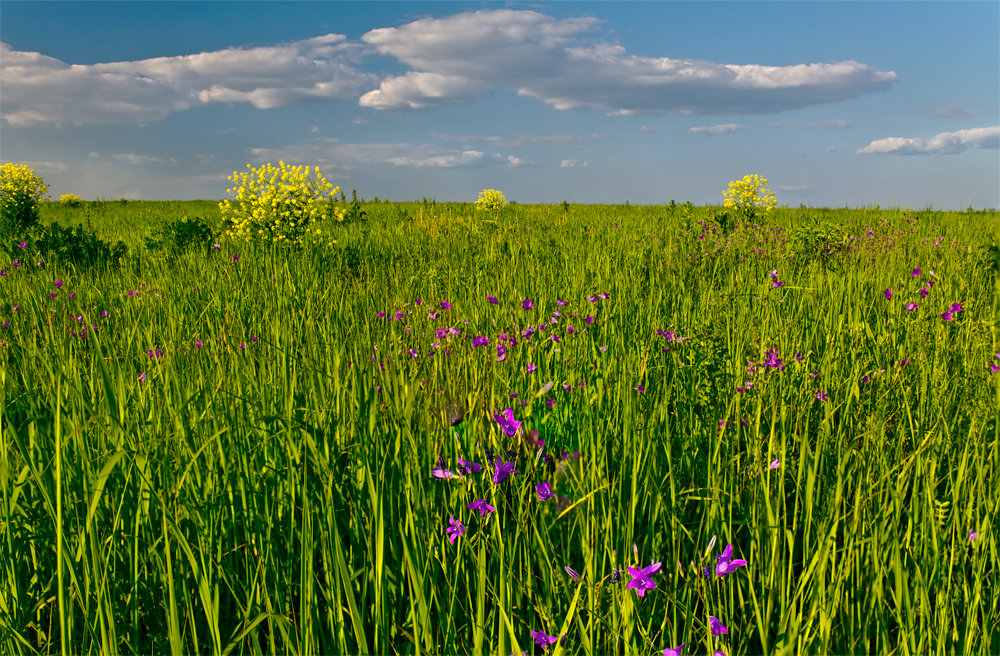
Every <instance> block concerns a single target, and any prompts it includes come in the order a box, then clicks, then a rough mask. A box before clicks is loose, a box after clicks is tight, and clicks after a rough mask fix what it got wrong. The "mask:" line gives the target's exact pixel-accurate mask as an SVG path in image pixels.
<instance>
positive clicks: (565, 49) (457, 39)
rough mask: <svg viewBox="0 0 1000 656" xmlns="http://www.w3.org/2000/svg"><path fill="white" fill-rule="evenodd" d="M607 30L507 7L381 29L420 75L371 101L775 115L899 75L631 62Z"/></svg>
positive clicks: (382, 45) (851, 65) (854, 66)
mask: <svg viewBox="0 0 1000 656" xmlns="http://www.w3.org/2000/svg"><path fill="white" fill-rule="evenodd" d="M598 24H599V21H598V20H597V19H594V18H586V17H584V18H568V19H557V18H553V17H551V16H547V15H545V14H541V13H538V12H534V11H516V10H509V9H497V10H481V11H476V12H469V13H462V14H456V15H453V16H449V17H445V18H424V19H420V20H417V21H413V22H411V23H408V24H405V25H402V26H400V27H388V28H380V29H376V30H372V31H370V32H368V33H366V34H365V35H364V36H362V40H363V41H364V42H365V43H367V44H369V45H371V46H373V47H374V48H375V49H377V50H378V51H379V52H380V53H382V54H385V55H390V56H393V57H395V58H396V59H398V60H399V61H401V62H403V63H404V64H406V65H408V66H410V67H411V68H412V69H414V70H413V71H412V72H410V73H406V74H404V75H399V76H392V77H389V78H386V79H385V80H384V81H383V82H382V84H381V85H380V87H379V88H378V89H376V90H375V91H372V92H370V93H369V94H365V96H363V99H362V104H365V105H366V106H369V107H375V108H378V109H389V108H405V107H424V106H436V105H441V104H445V103H449V102H468V101H469V100H474V99H478V98H482V97H483V96H484V94H486V93H487V92H488V91H487V90H488V89H489V88H492V87H504V88H508V89H511V90H514V91H515V92H516V93H518V94H519V95H522V96H529V97H533V98H537V99H539V100H541V101H543V102H545V103H547V104H549V105H551V106H552V107H555V108H556V109H560V110H566V109H578V108H586V109H596V110H600V111H605V112H607V113H609V114H618V115H630V114H636V113H668V114H683V115H692V114H732V113H766V112H777V111H782V110H787V109H795V108H801V107H808V106H811V105H817V104H823V103H831V102H839V101H842V100H847V99H849V98H854V97H857V96H859V95H863V94H865V93H871V92H873V91H880V90H884V89H886V88H888V87H889V86H890V85H891V84H892V83H893V82H894V81H895V80H896V74H895V73H894V72H891V71H890V72H883V71H879V70H877V69H875V68H872V67H871V66H867V65H865V64H861V63H858V62H855V61H841V62H833V63H812V64H797V65H793V66H764V65H760V64H745V65H737V64H719V63H714V62H707V61H700V60H693V59H671V58H665V57H661V58H656V57H645V56H639V55H630V54H627V53H626V51H625V49H624V48H623V47H622V46H620V45H615V44H609V43H603V42H596V43H595V42H591V41H586V40H585V38H586V37H588V36H589V35H590V34H592V33H594V32H595V31H596V29H597V27H598ZM427 76H437V77H432V78H428V77H427ZM423 87H426V88H427V91H426V94H424V92H423Z"/></svg>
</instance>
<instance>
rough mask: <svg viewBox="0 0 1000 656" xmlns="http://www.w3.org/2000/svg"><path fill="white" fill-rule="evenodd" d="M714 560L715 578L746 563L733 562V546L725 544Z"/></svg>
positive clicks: (743, 561)
mask: <svg viewBox="0 0 1000 656" xmlns="http://www.w3.org/2000/svg"><path fill="white" fill-rule="evenodd" d="M775 462H777V461H775ZM771 464H774V463H771ZM772 469H773V467H772ZM715 558H716V560H718V561H719V562H717V563H716V564H715V575H716V576H725V575H726V574H732V572H733V571H734V570H735V569H736V568H738V567H743V566H744V565H746V564H747V561H745V560H733V545H731V544H727V545H726V548H725V550H724V551H723V552H722V553H721V554H719V555H718V556H716V557H715Z"/></svg>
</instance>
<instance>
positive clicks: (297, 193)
mask: <svg viewBox="0 0 1000 656" xmlns="http://www.w3.org/2000/svg"><path fill="white" fill-rule="evenodd" d="M247 168H248V169H250V170H249V171H248V172H244V173H240V172H238V171H234V172H233V174H232V175H231V176H229V180H231V181H232V182H233V183H235V185H236V186H235V187H233V188H232V189H229V190H228V191H229V194H230V195H232V196H234V197H235V199H236V200H235V202H233V201H230V200H228V199H226V200H224V201H222V202H221V203H219V210H220V211H221V213H222V220H223V222H224V224H225V225H228V226H230V227H229V230H227V231H226V234H228V235H230V236H232V237H234V238H237V239H244V240H253V241H269V242H286V243H292V244H296V245H302V241H303V238H304V237H306V235H307V233H310V232H318V229H317V230H312V226H313V224H314V223H316V222H317V221H319V220H321V219H324V218H333V219H336V220H337V221H342V220H343V219H344V210H343V209H338V208H336V207H335V205H334V204H333V202H332V201H333V197H334V196H335V195H336V194H337V192H339V191H340V187H334V186H333V185H332V184H330V183H329V182H327V181H326V178H324V177H323V174H322V173H321V172H320V170H319V167H316V168H315V169H311V168H310V167H308V166H287V165H286V164H285V163H284V162H278V166H274V165H272V164H271V163H270V162H269V163H267V164H264V165H263V166H260V167H257V168H254V167H252V166H251V165H249V164H247ZM313 173H315V175H312V174H313Z"/></svg>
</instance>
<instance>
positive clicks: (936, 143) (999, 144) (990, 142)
mask: <svg viewBox="0 0 1000 656" xmlns="http://www.w3.org/2000/svg"><path fill="white" fill-rule="evenodd" d="M969 148H992V149H995V148H1000V125H994V126H991V127H985V128H971V129H968V130H958V131H956V132H941V133H939V134H935V135H934V136H933V137H930V138H927V139H923V138H920V137H887V138H885V139H876V140H875V141H872V142H871V143H869V144H868V145H867V146H865V147H864V148H859V149H858V150H856V151H855V153H857V154H859V155H870V154H875V153H891V154H894V155H926V154H932V153H933V154H939V155H954V154H957V153H961V152H964V151H965V150H968V149H969Z"/></svg>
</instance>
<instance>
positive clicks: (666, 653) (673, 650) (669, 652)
mask: <svg viewBox="0 0 1000 656" xmlns="http://www.w3.org/2000/svg"><path fill="white" fill-rule="evenodd" d="M686 644H687V643H686V642H682V643H681V644H680V646H678V647H667V648H666V649H664V650H663V656H681V649H684V645H686Z"/></svg>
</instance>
